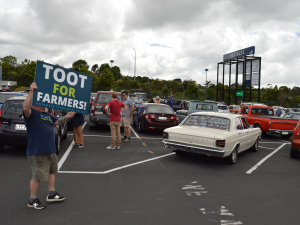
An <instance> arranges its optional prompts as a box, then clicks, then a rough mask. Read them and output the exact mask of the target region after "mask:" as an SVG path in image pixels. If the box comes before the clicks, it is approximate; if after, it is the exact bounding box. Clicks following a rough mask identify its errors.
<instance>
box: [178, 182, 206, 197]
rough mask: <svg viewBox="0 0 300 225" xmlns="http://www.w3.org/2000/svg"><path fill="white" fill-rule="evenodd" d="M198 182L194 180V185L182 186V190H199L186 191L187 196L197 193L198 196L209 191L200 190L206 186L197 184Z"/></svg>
mask: <svg viewBox="0 0 300 225" xmlns="http://www.w3.org/2000/svg"><path fill="white" fill-rule="evenodd" d="M196 183H197V181H193V182H192V185H191V184H187V185H185V186H184V187H183V188H182V190H197V191H185V193H186V195H187V196H192V194H195V195H196V196H201V194H206V193H207V191H198V190H205V188H204V187H202V186H201V185H195V184H196Z"/></svg>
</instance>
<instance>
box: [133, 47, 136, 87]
mask: <svg viewBox="0 0 300 225" xmlns="http://www.w3.org/2000/svg"><path fill="white" fill-rule="evenodd" d="M133 50H134V52H135V54H134V81H135V75H136V50H135V48H134V49H133Z"/></svg>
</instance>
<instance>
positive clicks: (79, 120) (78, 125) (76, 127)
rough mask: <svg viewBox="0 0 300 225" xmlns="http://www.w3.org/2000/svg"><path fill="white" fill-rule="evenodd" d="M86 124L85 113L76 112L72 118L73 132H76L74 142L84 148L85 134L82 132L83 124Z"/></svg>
mask: <svg viewBox="0 0 300 225" xmlns="http://www.w3.org/2000/svg"><path fill="white" fill-rule="evenodd" d="M83 124H84V115H83V114H79V113H77V114H75V116H74V117H73V118H72V125H73V133H74V142H75V145H76V146H78V148H83V147H84V143H83V134H82V125H83Z"/></svg>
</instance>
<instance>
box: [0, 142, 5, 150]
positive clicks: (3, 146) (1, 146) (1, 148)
mask: <svg viewBox="0 0 300 225" xmlns="http://www.w3.org/2000/svg"><path fill="white" fill-rule="evenodd" d="M4 148H5V145H4V144H0V152H3V150H4Z"/></svg>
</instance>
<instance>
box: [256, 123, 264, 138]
mask: <svg viewBox="0 0 300 225" xmlns="http://www.w3.org/2000/svg"><path fill="white" fill-rule="evenodd" d="M254 127H255V128H259V129H260V130H261V136H262V137H264V136H266V132H264V131H263V130H262V129H261V126H260V125H259V124H255V125H254Z"/></svg>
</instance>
